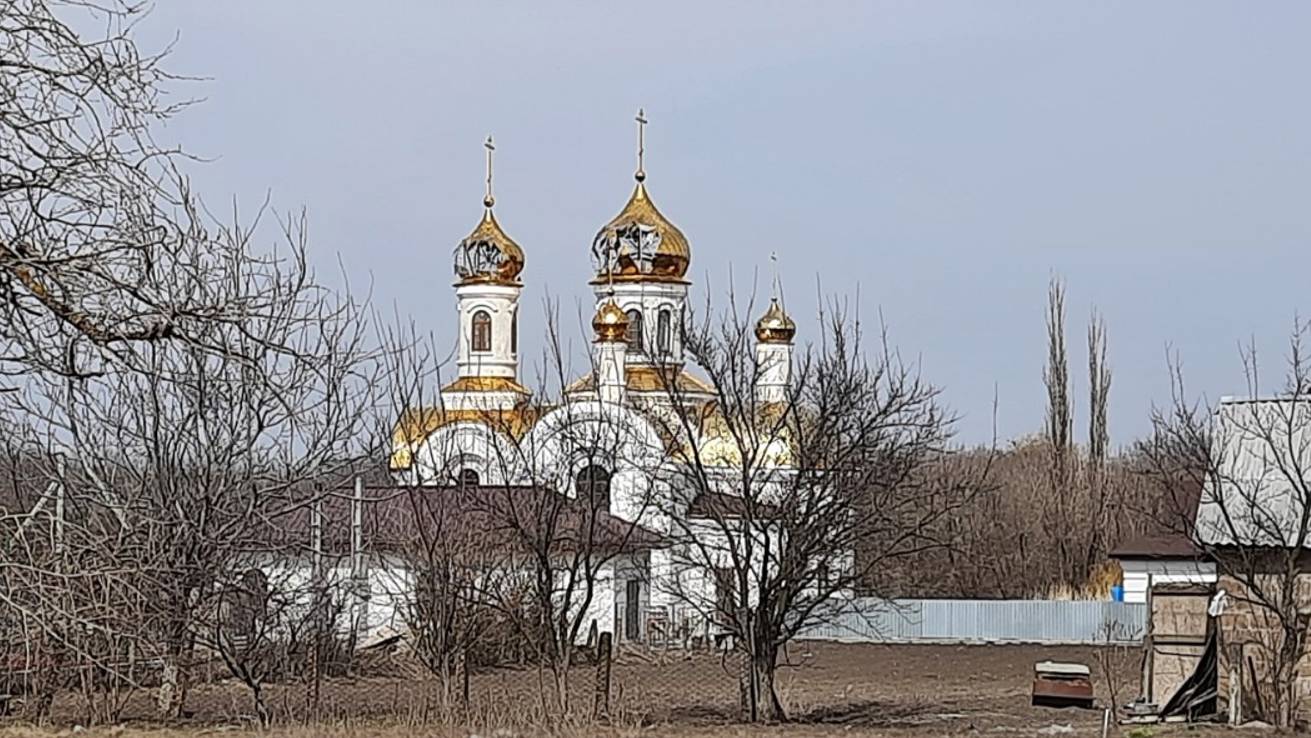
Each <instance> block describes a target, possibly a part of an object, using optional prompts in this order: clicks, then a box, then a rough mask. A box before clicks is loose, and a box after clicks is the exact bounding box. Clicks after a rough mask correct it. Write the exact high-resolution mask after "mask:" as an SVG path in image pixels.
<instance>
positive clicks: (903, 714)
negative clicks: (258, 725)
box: [0, 643, 1211, 738]
mask: <svg viewBox="0 0 1311 738" xmlns="http://www.w3.org/2000/svg"><path fill="white" fill-rule="evenodd" d="M787 657H788V665H787V666H786V667H785V668H784V669H783V670H782V672H781V675H780V682H779V691H780V695H781V697H782V700H783V702H784V704H785V706H786V708H787V710H788V712H789V715H790V717H791V718H792V721H793V722H791V723H789V724H784V725H773V726H761V727H750V728H749V727H745V726H742V725H740V724H736V723H735V722H734V711H735V708H736V700H737V692H736V681H735V680H736V676H735V673H734V672H733V664H731V663H724V662H723V661H722V660H721V658H720V657H719V656H716V655H714V654H698V655H695V656H691V657H684V656H679V657H671V656H668V655H665V654H656V655H649V654H624V655H622V656H621V657H620V658H619V661H618V663H616V664H615V667H614V674H613V679H614V681H613V684H614V690H613V698H612V700H613V701H612V711H611V713H612V717H611V720H610V722H609V724H607V725H596V724H590V723H586V722H583V721H581V720H580V721H579V722H577V723H565V724H557V725H555V726H554V729H553V730H551V731H550V732H552V733H553V734H556V735H579V736H584V735H585V736H593V735H596V736H600V735H638V734H641V735H660V736H663V735H674V736H700V735H709V736H739V735H741V736H745V735H777V736H811V735H816V736H819V735H847V736H925V735H953V734H997V735H1006V734H1021V735H1053V736H1070V735H1088V736H1091V735H1100V731H1101V719H1102V717H1101V711H1100V710H1077V709H1053V708H1045V707H1033V706H1031V705H1030V704H1029V689H1030V683H1031V679H1032V674H1033V664H1034V662H1036V661H1041V660H1044V659H1053V660H1068V661H1078V662H1082V663H1085V664H1088V665H1089V666H1090V667H1091V668H1093V670H1094V675H1095V677H1094V678H1095V680H1096V682H1097V688H1098V693H1099V694H1098V697H1099V699H1102V700H1104V699H1105V695H1104V691H1105V684H1104V680H1102V679H1101V678H1100V676H1099V675H1097V674H1096V672H1097V666H1096V659H1095V656H1094V649H1089V648H1055V647H1052V648H1048V647H1038V646H927V645H916V646H900V645H899V646H890V645H838V644H830V643H802V644H795V645H794V646H793V647H791V648H790V649H789V652H788V654H787ZM1135 661H1136V659H1134V658H1132V657H1130V658H1127V659H1124V660H1122V662H1121V663H1123V664H1124V667H1123V669H1122V673H1121V674H1120V677H1121V678H1122V679H1124V680H1125V683H1126V684H1127V685H1132V688H1133V689H1134V690H1135V691H1136V684H1137V679H1136V676H1135V674H1134V673H1133V672H1134V669H1135V668H1136V664H1135V663H1134V662H1135ZM384 667H385V665H384ZM397 670H398V671H399V670H400V668H399V666H398V669H397ZM381 671H384V672H385V671H386V669H385V668H383V669H382V670H381ZM539 676H540V675H539V674H538V672H537V671H536V670H535V669H518V670H515V669H498V670H496V671H494V672H490V673H480V674H476V675H475V676H474V678H473V680H472V685H471V694H472V697H473V699H472V704H473V706H474V707H473V709H472V710H471V712H472V714H471V716H470V718H469V720H468V723H469V726H470V727H468V728H459V729H456V728H441V727H437V726H435V725H434V720H435V717H436V715H437V713H436V705H437V690H436V686H435V683H434V682H433V681H431V680H429V679H426V678H423V677H422V676H421V675H419V674H416V673H404V674H396V675H394V676H380V677H374V678H368V679H349V680H348V679H338V680H331V681H329V682H326V683H325V684H324V686H323V692H322V694H321V705H322V708H323V709H322V711H321V713H320V715H321V718H320V722H318V723H316V724H314V725H308V726H307V725H303V724H302V725H298V726H289V727H285V728H278V729H274V730H273V731H271V732H266V733H262V735H273V736H289V737H290V736H296V737H298V738H300V737H304V736H310V735H332V736H342V737H343V738H346V737H350V738H369V737H372V736H376V737H378V738H384V737H386V738H391V737H394V736H404V735H425V736H446V735H451V736H455V735H461V736H463V735H487V736H491V735H500V736H507V737H508V736H512V735H532V734H537V733H541V732H545V727H546V723H545V722H544V721H541V720H540V715H541V713H540V712H539V709H540V706H539V699H538V697H537V694H538V690H537V680H538V679H539ZM571 683H572V687H573V689H571V699H573V700H574V705H575V707H576V708H577V709H576V711H577V712H578V713H579V714H581V715H587V714H590V708H591V704H592V701H591V700H592V690H593V688H594V687H593V680H592V670H591V669H587V670H582V671H580V672H579V673H578V674H576V675H573V677H572V679H571ZM306 692H307V690H306V687H305V686H304V685H299V684H297V685H273V686H270V687H269V703H270V706H271V707H272V708H273V710H274V712H275V714H276V715H277V717H278V718H279V719H280V720H284V721H298V720H303V718H304V715H305V713H304V707H305V698H306ZM188 707H189V708H190V710H191V714H190V715H189V718H188V720H187V721H186V723H184V724H176V725H168V726H163V725H158V724H151V723H149V722H147V716H148V715H149V709H150V703H149V699H148V695H144V694H143V695H141V696H140V699H139V701H138V703H134V704H133V705H132V706H131V707H130V708H129V710H128V712H127V714H126V715H125V721H126V724H125V725H124V726H115V727H113V728H107V729H96V730H92V731H86V732H83V733H81V734H82V735H88V736H99V735H122V736H125V737H126V736H137V735H141V736H147V735H149V736H156V737H157V738H164V737H165V736H170V737H171V736H178V737H179V738H180V737H181V736H200V735H222V736H240V735H245V734H247V733H248V732H250V733H254V732H255V731H253V730H252V729H251V728H250V727H249V726H250V719H249V716H250V714H251V709H250V704H249V698H248V695H247V693H246V692H245V690H243V689H241V688H240V687H239V686H238V685H236V684H234V683H219V684H212V685H205V686H202V687H198V688H196V689H195V690H194V691H193V693H192V695H191V697H190V699H189V700H188ZM76 712H77V708H76V702H75V700H73V699H71V698H69V697H61V698H60V700H59V701H58V702H57V705H56V714H57V721H56V723H57V724H59V725H60V727H58V728H51V729H41V730H38V729H36V728H31V727H24V726H18V725H11V726H9V727H8V728H0V736H4V737H5V738H8V737H9V736H18V735H32V734H35V735H43V734H46V733H48V732H54V733H58V732H60V731H61V730H62V731H65V732H66V731H68V730H69V726H70V725H72V724H73V723H74V722H75V721H76V720H77V715H76ZM6 731H7V732H6ZM1125 732H1127V731H1125V730H1124V729H1122V728H1120V727H1118V726H1116V727H1115V728H1114V729H1113V732H1112V734H1113V735H1121V734H1123V733H1125ZM1168 732H1175V731H1165V730H1161V729H1157V730H1154V731H1151V734H1152V735H1162V734H1165V733H1168ZM1206 732H1211V731H1210V730H1207V731H1206ZM1189 735H1190V736H1196V735H1198V732H1197V731H1196V730H1193V731H1191V732H1190V733H1189Z"/></svg>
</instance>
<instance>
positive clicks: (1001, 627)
mask: <svg viewBox="0 0 1311 738" xmlns="http://www.w3.org/2000/svg"><path fill="white" fill-rule="evenodd" d="M1146 630H1147V606H1146V605H1145V604H1142V603H1129V602H1075V601H1062V600H880V599H874V598H862V599H858V600H856V601H855V602H853V603H848V606H845V607H843V608H842V609H841V611H840V612H838V613H836V614H834V615H832V616H829V617H825V618H823V622H822V623H820V624H817V625H815V626H812V627H811V628H809V629H807V630H806V632H805V633H803V634H802V635H801V636H800V637H801V638H803V639H812V640H832V641H844V642H847V643H1046V644H1137V643H1141V642H1142V639H1143V635H1144V633H1145V632H1146Z"/></svg>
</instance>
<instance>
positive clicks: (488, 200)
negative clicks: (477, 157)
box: [483, 135, 496, 208]
mask: <svg viewBox="0 0 1311 738" xmlns="http://www.w3.org/2000/svg"><path fill="white" fill-rule="evenodd" d="M483 148H485V149H487V194H485V195H483V205H486V206H487V207H489V208H490V207H491V206H493V205H495V204H496V198H495V197H492V152H493V151H495V150H496V144H494V143H492V137H491V135H488V136H487V140H486V141H484V142H483Z"/></svg>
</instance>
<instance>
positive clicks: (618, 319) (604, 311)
mask: <svg viewBox="0 0 1311 738" xmlns="http://www.w3.org/2000/svg"><path fill="white" fill-rule="evenodd" d="M592 330H593V331H594V332H595V333H596V341H597V343H622V342H623V341H625V340H627V339H626V335H627V333H628V316H627V315H625V314H624V311H623V310H620V309H619V306H618V305H616V304H615V301H614V298H610V299H608V300H606V301H605V302H604V303H602V305H601V307H599V308H597V311H596V315H594V316H592Z"/></svg>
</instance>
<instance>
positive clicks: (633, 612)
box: [352, 116, 796, 640]
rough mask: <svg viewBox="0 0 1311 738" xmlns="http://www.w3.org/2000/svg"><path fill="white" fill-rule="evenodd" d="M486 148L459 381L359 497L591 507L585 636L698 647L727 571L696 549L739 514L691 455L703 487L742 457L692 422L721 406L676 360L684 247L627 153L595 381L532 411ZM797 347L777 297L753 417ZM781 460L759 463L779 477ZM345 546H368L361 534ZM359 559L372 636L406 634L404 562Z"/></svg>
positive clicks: (376, 555) (575, 385) (517, 277)
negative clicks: (382, 487)
mask: <svg viewBox="0 0 1311 738" xmlns="http://www.w3.org/2000/svg"><path fill="white" fill-rule="evenodd" d="M638 120H639V123H642V124H644V123H645V120H643V119H642V118H641V117H640V116H639V119H638ZM639 132H641V128H640V127H639ZM639 140H640V139H639ZM487 149H488V152H487V158H488V175H487V191H486V195H485V198H484V210H483V213H482V217H481V219H480V220H479V222H478V224H477V226H476V227H475V228H474V229H473V231H472V232H471V233H470V234H469V235H468V236H467V237H465V238H464V239H463V240H460V241H459V242H458V245H457V246H456V247H455V250H454V272H455V284H454V292H455V313H454V316H453V317H454V318H455V320H457V321H458V325H459V330H458V347H457V357H456V365H457V376H455V377H454V379H453V381H450V382H449V383H447V384H446V385H445V386H444V387H443V388H442V389H441V392H440V402H439V403H438V404H437V405H436V406H434V407H415V408H407V409H406V410H405V412H404V413H403V415H402V416H401V418H400V419H399V420H398V423H397V425H396V428H395V430H394V434H393V449H392V457H391V470H392V475H393V480H394V483H395V486H394V487H392V488H390V491H375V490H368V489H366V490H363V491H362V492H360V493H358V494H361V495H362V496H363V497H366V498H374V497H376V496H378V495H380V494H387V495H391V496H393V497H394V496H396V495H397V494H398V493H397V490H405V492H404V493H403V494H405V495H408V496H411V497H414V496H423V495H433V496H440V495H459V496H460V498H461V499H462V500H468V499H470V498H473V499H478V498H479V496H485V497H486V498H487V499H497V500H500V501H501V502H500V503H499V504H502V505H504V504H511V505H512V504H516V503H515V502H514V501H515V500H521V501H523V502H521V503H519V504H523V505H531V504H536V503H535V502H533V501H540V500H541V499H543V496H546V497H551V496H559V497H560V498H562V499H566V500H571V501H573V503H578V502H580V501H585V500H590V501H591V507H592V509H593V510H596V514H597V516H598V517H599V518H600V519H601V528H602V529H603V530H604V531H607V533H606V534H605V535H606V536H608V540H609V541H610V543H609V544H607V545H604V546H598V547H597V548H596V551H597V556H598V557H599V560H600V562H601V563H600V565H599V567H598V568H597V569H596V571H595V572H594V581H595V587H594V590H595V591H594V595H593V596H592V597H591V598H590V603H589V604H588V605H587V607H586V612H585V613H583V627H582V628H581V629H580V633H581V634H586V633H588V632H594V631H599V632H606V631H609V632H612V633H614V634H615V637H616V638H617V639H620V640H635V639H643V638H645V637H647V636H648V635H652V634H653V631H654V630H664V631H673V630H680V631H682V632H684V633H686V632H689V631H691V632H698V633H709V632H710V631H712V630H713V628H714V612H715V610H716V606H717V603H718V604H719V606H722V603H723V598H724V597H725V596H727V595H728V590H729V589H731V587H732V585H731V577H727V574H726V572H727V567H726V566H719V565H715V561H713V559H714V555H713V554H712V555H710V556H707V554H706V552H707V551H713V550H715V548H716V546H717V545H718V544H717V542H716V537H717V536H718V537H720V538H722V537H723V536H725V530H726V528H725V524H724V521H725V519H726V518H731V517H733V515H734V514H735V512H734V511H735V509H737V508H740V507H741V505H742V499H741V497H735V495H734V493H733V491H732V487H731V485H725V489H724V492H722V493H718V492H708V491H706V490H707V486H706V485H705V484H704V483H703V484H701V485H696V486H694V485H688V484H685V481H686V480H687V479H689V475H690V474H692V473H693V471H692V470H691V469H689V468H688V463H687V459H688V458H690V452H695V453H694V455H695V456H696V458H699V459H701V463H700V464H699V468H700V469H701V471H702V472H703V478H704V477H706V476H709V477H712V478H713V477H714V475H715V473H716V469H715V465H716V464H719V465H721V467H720V471H721V472H722V473H723V474H724V476H725V478H726V479H729V478H731V474H732V471H733V465H734V464H739V466H740V463H739V458H740V457H739V456H738V455H737V454H736V452H735V449H736V445H735V444H734V443H733V441H732V439H730V438H728V437H727V434H726V432H725V431H724V430H723V424H722V423H721V424H716V423H714V422H698V423H695V424H692V423H688V422H686V419H687V418H698V419H700V420H701V421H705V420H706V419H707V418H711V416H713V415H714V412H715V407H716V405H715V403H716V400H717V393H716V390H715V388H713V387H712V386H710V384H709V383H708V382H707V381H706V380H705V379H702V378H701V377H700V376H698V370H697V368H696V367H695V366H691V365H689V363H688V361H687V359H686V356H685V353H684V346H683V345H682V337H681V331H680V325H681V321H682V320H683V317H684V311H685V309H686V304H687V300H688V296H689V289H690V288H691V286H692V285H691V283H690V281H689V280H688V270H689V267H690V265H691V258H692V250H691V246H690V244H689V241H688V239H687V237H686V236H685V235H684V234H683V232H682V231H680V230H679V229H678V228H677V227H676V226H675V225H674V224H673V223H672V222H671V221H670V220H669V219H668V218H666V217H665V216H664V215H663V214H662V213H661V212H660V210H659V209H658V208H657V207H656V205H655V203H654V202H653V200H652V199H651V196H650V194H649V193H648V190H647V184H646V174H645V171H644V169H643V166H642V153H641V149H642V144H641V143H639V156H638V168H637V171H636V174H635V178H636V184H635V186H634V188H633V190H632V193H631V195H629V197H628V200H627V202H626V203H624V205H623V207H622V208H621V209H620V211H619V214H618V215H616V216H615V217H614V218H613V219H612V220H610V221H609V222H608V223H606V224H604V225H603V226H601V228H600V230H599V231H598V232H597V233H596V235H595V237H594V238H593V239H592V241H591V246H590V256H591V259H590V261H591V269H590V270H589V271H587V272H582V273H580V275H579V276H580V278H582V279H586V280H587V281H588V284H589V285H590V286H591V288H592V293H593V295H594V300H595V310H594V316H593V318H592V320H591V328H592V333H593V335H592V336H591V344H590V346H591V349H590V354H591V355H590V362H589V364H590V371H582V372H579V376H573V377H563V378H562V379H563V380H564V381H562V382H560V384H561V390H560V393H559V396H558V397H555V398H552V399H551V400H550V401H545V400H543V399H542V398H538V397H534V396H533V394H532V393H531V392H530V390H529V389H528V388H527V387H526V386H525V383H524V381H523V378H522V375H521V372H522V371H523V370H522V367H521V357H520V340H519V339H520V337H519V318H520V311H521V309H522V306H521V304H520V295H521V293H522V291H523V284H524V281H525V280H527V279H530V278H531V277H530V275H531V269H530V267H529V259H528V258H527V257H526V255H525V249H523V248H521V247H520V245H519V244H518V243H516V241H515V240H513V239H512V238H510V236H509V235H508V234H507V233H506V231H505V229H503V228H502V226H501V224H500V222H499V221H498V219H497V214H496V212H495V205H496V203H495V200H494V198H493V195H492V186H491V185H492V179H491V171H492V170H491V156H492V146H491V140H490V139H488V143H487ZM582 251H583V249H580V256H581V252H582ZM581 261H582V260H581V259H580V262H581ZM580 271H581V270H580ZM795 333H796V328H795V324H794V323H793V321H792V320H791V319H790V318H789V317H788V316H787V314H786V313H785V312H784V310H783V308H782V306H781V303H780V300H779V299H778V296H777V294H776V295H775V296H774V298H773V299H772V300H771V302H770V305H769V307H768V309H767V310H766V311H765V312H764V314H763V315H762V316H761V317H760V319H759V320H758V321H757V323H756V325H755V331H754V337H755V347H754V350H755V352H756V362H757V369H756V379H755V386H754V392H755V399H756V401H758V402H759V403H761V404H762V405H768V404H771V403H774V404H777V403H782V402H784V401H785V399H786V397H787V388H788V383H789V375H790V371H791V362H792V351H793V339H794V336H795ZM782 446H786V444H782ZM782 446H780V447H779V448H778V449H776V450H775V451H771V452H770V453H767V454H766V457H767V458H766V460H765V461H764V462H763V463H765V464H769V465H773V466H775V467H777V471H778V473H780V474H786V473H787V469H788V468H789V467H788V464H789V458H790V457H789V454H788V452H787V449H786V448H784V447H782ZM707 469H708V473H706V472H707ZM712 486H713V485H712ZM693 489H699V490H701V492H699V493H698V492H694V491H693ZM356 517H357V518H358V517H360V516H358V515H357V516H356ZM364 517H367V513H366V514H365V515H364ZM483 519H485V518H483V517H480V518H478V520H483ZM415 524H418V523H415ZM363 525H364V526H366V527H367V526H368V525H369V524H368V523H364V524H363ZM374 525H375V526H376V525H377V524H374ZM468 525H474V526H476V525H478V523H468ZM469 533H470V531H465V534H466V535H467V534H469ZM480 533H481V532H480V531H473V534H474V535H475V536H476V535H479V534H480ZM488 536H489V537H491V534H490V533H488ZM357 537H358V538H359V539H360V540H361V541H364V542H363V543H361V544H360V545H361V546H362V547H363V548H365V549H368V548H369V545H368V543H367V540H366V539H371V538H373V536H371V535H369V534H367V533H362V534H358V535H357ZM689 542H691V543H689ZM689 546H693V547H695V548H696V551H695V552H692V551H689V550H688V547H689ZM358 558H359V561H357V562H355V563H353V564H352V568H353V569H356V570H355V571H354V572H353V573H352V576H354V577H355V578H357V580H359V581H361V582H363V581H367V582H368V590H369V592H370V596H369V597H368V598H367V600H368V603H367V605H366V607H367V615H366V616H365V618H364V620H365V621H366V622H367V623H368V629H369V630H373V631H378V632H389V631H393V630H399V629H401V628H403V627H404V623H403V621H404V619H405V618H404V611H405V608H406V607H407V606H408V604H407V600H406V597H407V596H406V591H407V590H410V591H412V583H411V582H410V578H409V575H408V573H407V566H406V564H405V562H404V560H403V557H400V558H398V557H396V556H394V555H392V554H385V553H383V552H382V551H367V550H365V551H360V552H359V556H358ZM725 563H726V562H725ZM360 569H363V571H361V570H360Z"/></svg>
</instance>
